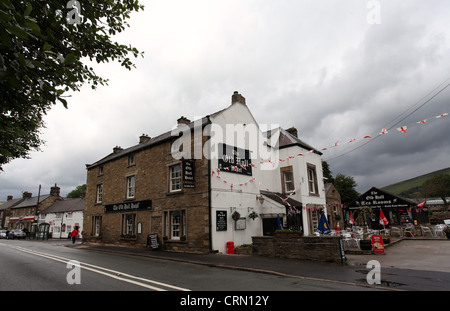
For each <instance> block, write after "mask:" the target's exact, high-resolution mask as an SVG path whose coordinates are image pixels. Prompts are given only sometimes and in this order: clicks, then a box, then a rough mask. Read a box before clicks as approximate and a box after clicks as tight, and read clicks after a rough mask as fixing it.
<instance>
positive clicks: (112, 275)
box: [0, 244, 190, 291]
mask: <svg viewBox="0 0 450 311" xmlns="http://www.w3.org/2000/svg"><path fill="white" fill-rule="evenodd" d="M0 245H1V246H7V247H10V248H13V249H16V250H18V251H21V252H25V253H29V254H32V255H36V256H40V257H44V258H47V259H51V260H54V261H58V262H62V263H68V262H69V261H71V260H72V259H69V258H65V257H61V256H57V255H53V254H47V253H42V252H38V251H34V250H30V249H27V248H24V247H20V246H12V245H6V244H0ZM79 262H80V261H79ZM80 267H81V268H82V269H85V270H89V271H92V272H95V273H98V274H102V275H105V276H108V277H110V278H113V279H116V280H120V281H124V282H128V283H131V284H134V285H138V286H141V287H145V288H148V289H151V290H155V291H166V289H163V288H160V287H156V286H152V285H149V284H145V283H142V282H146V283H150V284H154V285H158V286H162V287H166V288H170V289H174V290H179V291H190V290H189V289H187V288H183V287H178V286H174V285H170V284H166V283H162V282H158V281H154V280H150V279H146V278H141V277H138V276H134V275H131V274H127V273H123V272H120V271H116V270H112V269H107V268H103V267H100V266H96V265H92V264H88V263H85V262H80ZM102 270H103V271H102ZM125 277H126V278H125ZM127 278H129V279H127ZM130 279H135V280H138V281H141V282H137V281H134V280H130Z"/></svg>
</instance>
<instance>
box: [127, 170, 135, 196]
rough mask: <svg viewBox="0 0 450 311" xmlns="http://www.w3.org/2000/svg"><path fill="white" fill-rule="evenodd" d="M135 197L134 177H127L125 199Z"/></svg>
mask: <svg viewBox="0 0 450 311" xmlns="http://www.w3.org/2000/svg"><path fill="white" fill-rule="evenodd" d="M135 195H136V176H135V175H133V176H128V177H127V199H134V198H135Z"/></svg>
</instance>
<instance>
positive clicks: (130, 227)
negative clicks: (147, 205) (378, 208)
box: [122, 214, 136, 236]
mask: <svg viewBox="0 0 450 311" xmlns="http://www.w3.org/2000/svg"><path fill="white" fill-rule="evenodd" d="M122 235H126V236H131V235H136V214H123V215H122Z"/></svg>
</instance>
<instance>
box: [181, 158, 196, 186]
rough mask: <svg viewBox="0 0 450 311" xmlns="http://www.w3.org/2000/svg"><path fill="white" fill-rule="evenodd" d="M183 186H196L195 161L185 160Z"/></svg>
mask: <svg viewBox="0 0 450 311" xmlns="http://www.w3.org/2000/svg"><path fill="white" fill-rule="evenodd" d="M183 181H184V182H183V188H195V162H194V160H183Z"/></svg>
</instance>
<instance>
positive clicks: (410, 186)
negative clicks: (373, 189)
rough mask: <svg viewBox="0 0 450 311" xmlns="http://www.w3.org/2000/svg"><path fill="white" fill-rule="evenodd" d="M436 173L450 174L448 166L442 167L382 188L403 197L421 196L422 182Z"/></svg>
mask: <svg viewBox="0 0 450 311" xmlns="http://www.w3.org/2000/svg"><path fill="white" fill-rule="evenodd" d="M437 174H447V175H450V167H448V168H444V169H442V170H438V171H434V172H431V173H428V174H425V175H421V176H417V177H414V178H411V179H407V180H404V181H401V182H398V183H395V184H392V185H389V186H386V187H383V188H382V189H383V190H386V191H389V192H392V193H394V194H397V195H399V196H401V197H404V198H410V199H414V198H417V197H421V195H420V188H421V187H422V185H423V183H424V182H425V181H426V180H427V179H428V178H430V177H432V176H434V175H437Z"/></svg>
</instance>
